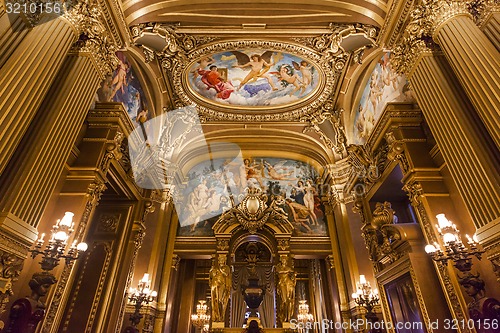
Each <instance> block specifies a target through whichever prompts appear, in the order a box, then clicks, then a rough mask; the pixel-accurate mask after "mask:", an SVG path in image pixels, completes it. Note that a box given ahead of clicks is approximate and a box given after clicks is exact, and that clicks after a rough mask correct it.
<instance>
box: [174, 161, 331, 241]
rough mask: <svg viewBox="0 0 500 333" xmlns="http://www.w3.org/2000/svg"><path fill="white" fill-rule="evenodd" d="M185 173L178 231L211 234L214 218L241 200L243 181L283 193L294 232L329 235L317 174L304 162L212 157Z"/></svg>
mask: <svg viewBox="0 0 500 333" xmlns="http://www.w3.org/2000/svg"><path fill="white" fill-rule="evenodd" d="M187 178H188V181H187V183H186V184H185V185H184V186H183V189H182V190H181V191H182V198H179V200H181V201H182V202H185V204H184V205H183V209H182V210H181V211H180V212H179V221H180V222H181V227H180V228H179V232H178V235H179V236H212V235H213V231H212V226H213V224H214V223H215V221H216V220H217V218H218V217H219V216H220V214H222V213H223V212H225V211H226V210H228V209H229V208H230V207H231V201H232V200H234V201H235V203H236V204H237V203H239V202H240V200H241V199H242V198H243V196H244V194H245V189H246V188H247V187H257V188H260V189H261V190H262V191H263V192H264V193H267V195H268V198H269V200H270V199H271V198H272V197H273V196H277V195H281V196H282V197H283V198H284V199H285V204H284V205H283V209H284V210H285V212H287V214H288V218H289V220H290V222H291V223H292V224H293V225H294V234H295V235H296V236H302V235H307V236H326V235H327V227H326V218H325V213H324V207H323V205H322V203H321V199H320V194H321V193H320V192H321V186H319V185H318V180H319V174H318V172H317V171H316V170H315V169H314V168H313V167H312V166H310V165H309V164H307V163H305V162H301V161H297V160H292V159H282V158H269V157H252V158H244V159H243V160H239V159H235V160H231V159H214V160H210V161H205V162H202V163H200V164H198V165H196V166H195V167H193V168H192V169H191V170H190V171H189V172H188V174H187ZM231 197H232V199H231ZM268 204H269V203H268Z"/></svg>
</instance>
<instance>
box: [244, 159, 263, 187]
mask: <svg viewBox="0 0 500 333" xmlns="http://www.w3.org/2000/svg"><path fill="white" fill-rule="evenodd" d="M243 163H244V164H245V170H246V173H247V184H248V181H249V180H251V179H254V180H256V181H257V183H259V185H260V187H261V188H264V183H263V182H262V176H261V173H262V170H261V168H259V167H257V166H256V165H255V163H253V164H252V163H250V160H249V159H248V158H246V159H244V160H243Z"/></svg>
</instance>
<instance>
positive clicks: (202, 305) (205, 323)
mask: <svg viewBox="0 0 500 333" xmlns="http://www.w3.org/2000/svg"><path fill="white" fill-rule="evenodd" d="M206 303H207V301H205V300H199V301H198V304H196V313H193V314H192V315H191V323H192V324H193V326H194V327H196V328H198V329H200V331H201V332H203V333H204V332H208V331H209V322H210V315H209V314H208V313H207V312H208V305H207V304H206Z"/></svg>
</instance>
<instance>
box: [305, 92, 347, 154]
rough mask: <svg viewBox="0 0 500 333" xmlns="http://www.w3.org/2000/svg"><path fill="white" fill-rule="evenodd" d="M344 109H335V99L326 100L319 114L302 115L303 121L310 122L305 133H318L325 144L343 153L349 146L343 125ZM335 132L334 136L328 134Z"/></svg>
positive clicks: (338, 152)
mask: <svg viewBox="0 0 500 333" xmlns="http://www.w3.org/2000/svg"><path fill="white" fill-rule="evenodd" d="M343 111H344V109H340V110H338V111H337V110H333V101H332V100H328V101H326V102H325V103H324V104H323V105H322V107H321V111H320V112H319V113H318V114H315V115H310V116H306V117H302V119H301V121H306V122H308V126H307V127H306V128H304V130H303V133H307V132H309V131H314V132H315V133H316V134H318V135H319V136H320V138H321V140H322V141H323V142H324V143H325V145H326V146H327V147H328V148H330V149H333V150H334V151H335V152H336V153H337V154H339V155H343V153H344V152H345V150H346V146H347V138H346V135H345V129H344V126H343V125H342V112H343ZM326 131H328V132H329V133H333V137H330V136H329V135H328V134H326Z"/></svg>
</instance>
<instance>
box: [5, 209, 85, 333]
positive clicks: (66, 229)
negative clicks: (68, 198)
mask: <svg viewBox="0 0 500 333" xmlns="http://www.w3.org/2000/svg"><path fill="white" fill-rule="evenodd" d="M73 216H74V214H73V213H71V212H66V213H64V217H63V218H62V219H60V220H57V222H56V224H55V225H54V226H53V227H52V230H51V236H50V239H49V240H48V242H47V244H45V240H44V238H45V234H44V233H42V234H41V236H40V238H39V239H37V240H36V242H35V244H34V248H33V249H32V250H30V252H31V257H32V258H33V259H34V258H36V257H37V256H38V255H42V260H41V261H40V266H41V268H42V272H38V273H35V274H33V276H32V278H31V280H30V281H29V286H30V289H31V295H30V296H29V297H26V298H21V299H18V300H16V301H15V302H14V303H13V305H12V307H11V309H10V314H9V319H10V322H9V325H8V327H7V329H6V332H27V333H29V332H34V331H35V330H36V327H37V325H38V323H39V322H40V321H41V320H42V319H43V317H44V315H45V304H44V303H43V302H42V301H41V300H40V298H41V297H44V296H45V295H46V294H47V293H48V291H49V289H50V287H51V286H52V285H53V284H54V283H56V282H57V279H56V278H55V276H54V275H53V274H52V273H51V271H52V270H53V269H54V268H55V267H57V266H58V265H59V262H60V260H61V259H64V260H65V262H66V265H69V264H70V263H71V262H73V261H74V260H77V259H78V258H79V257H80V256H81V254H82V253H83V252H85V251H86V250H87V244H86V243H79V244H78V245H77V241H74V242H73V244H72V245H71V247H70V248H69V250H68V251H66V247H67V245H68V239H69V238H70V236H71V234H72V233H73V231H74V229H73V227H74V225H75V224H74V222H73Z"/></svg>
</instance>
